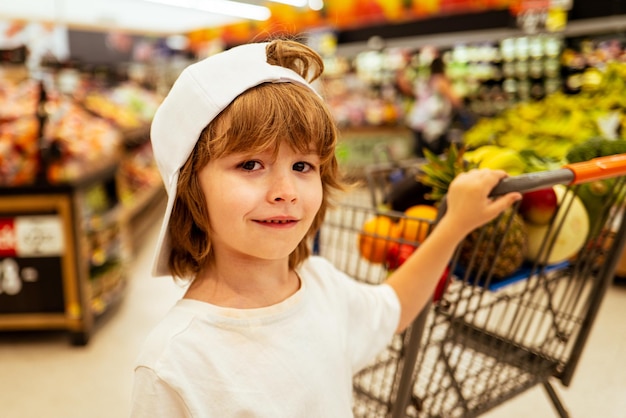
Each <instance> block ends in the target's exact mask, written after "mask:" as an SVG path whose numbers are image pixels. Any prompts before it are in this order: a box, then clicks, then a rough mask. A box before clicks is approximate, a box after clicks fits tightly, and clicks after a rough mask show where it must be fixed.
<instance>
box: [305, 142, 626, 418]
mask: <svg viewBox="0 0 626 418" xmlns="http://www.w3.org/2000/svg"><path fill="white" fill-rule="evenodd" d="M383 171H384V170H383ZM625 174H626V154H624V155H618V156H612V157H603V158H599V159H596V160H592V161H589V162H585V163H577V164H572V165H569V166H566V167H564V168H562V169H558V170H552V171H545V172H539V173H531V174H524V175H521V176H516V177H509V178H507V179H504V180H503V181H502V182H501V183H500V184H499V185H498V186H497V187H496V188H495V189H494V191H493V192H492V195H494V196H496V195H500V194H504V193H506V192H508V191H513V190H517V191H521V192H528V191H531V190H535V189H541V188H546V187H549V186H555V185H557V184H560V185H564V186H558V187H563V188H564V189H565V190H566V192H565V194H564V195H563V196H562V198H561V199H560V200H559V205H558V211H559V212H558V213H557V214H556V215H554V216H553V217H552V221H551V222H550V223H549V225H548V227H549V228H550V230H552V231H554V233H546V234H545V236H546V239H545V240H544V242H543V243H542V245H541V249H540V252H541V254H539V255H538V256H537V257H536V259H535V260H536V261H535V262H533V263H527V264H525V265H524V266H523V267H521V268H520V269H519V270H518V271H516V272H515V273H514V274H511V275H510V276H509V277H505V278H498V277H495V275H494V273H493V263H485V262H484V260H481V254H482V255H484V254H485V253H484V252H482V253H481V254H478V253H477V251H478V250H474V254H471V256H470V257H469V260H471V261H470V262H467V257H466V258H465V261H464V262H461V248H462V247H463V244H461V245H459V247H458V249H457V251H456V253H455V255H454V257H453V259H452V260H451V263H450V267H449V269H448V270H447V272H446V273H445V274H444V275H443V276H442V283H443V284H444V285H443V286H440V287H439V289H443V293H442V294H441V295H436V296H437V297H436V298H435V299H436V300H435V301H433V303H431V304H430V305H429V306H427V307H426V308H425V309H424V310H423V312H422V313H421V314H420V315H419V317H418V318H417V319H416V321H415V322H414V323H413V325H412V326H411V327H410V328H409V329H407V331H406V332H404V333H403V334H402V335H397V336H395V337H394V339H393V340H392V341H391V343H390V344H389V345H388V347H387V348H386V350H384V351H383V352H382V353H381V354H380V355H379V356H378V358H377V359H376V360H375V361H374V362H372V363H371V364H370V365H369V366H368V367H366V368H365V369H364V370H362V371H361V372H360V373H358V374H357V375H356V376H355V377H354V386H353V387H354V399H355V404H354V414H355V416H356V417H394V418H399V417H475V416H479V415H481V414H482V413H485V412H486V411H488V410H490V409H492V408H494V407H496V406H498V405H500V404H502V403H503V402H505V401H507V400H509V399H511V398H513V397H515V396H516V395H518V394H520V393H522V392H524V391H526V390H528V389H530V388H532V387H534V386H536V385H542V386H543V387H544V388H545V390H546V392H547V394H548V396H549V399H550V400H551V401H552V403H553V405H554V407H555V409H556V412H557V413H558V415H559V416H560V417H567V416H568V412H567V410H566V408H565V406H564V405H563V404H562V402H561V401H560V399H559V397H558V394H557V392H556V390H555V388H554V387H553V386H552V383H551V382H552V381H553V380H558V381H560V382H561V383H562V384H563V385H565V386H568V385H569V384H570V382H571V381H572V378H573V375H574V372H575V370H576V366H577V364H578V362H579V360H580V357H581V354H582V352H583V349H584V346H585V343H586V341H587V339H588V337H589V334H590V331H591V327H592V325H593V323H594V320H595V318H596V316H597V313H598V310H599V307H600V304H601V302H602V299H603V296H604V294H605V292H606V290H607V288H608V286H609V285H610V283H611V282H612V278H613V273H614V270H615V267H616V264H617V262H618V260H619V257H620V255H621V254H622V250H623V248H624V245H625V242H626V222H624V218H623V215H624V207H625V205H626V203H625V201H624V199H625V196H626V176H625ZM595 181H603V182H605V185H606V186H607V187H609V189H608V191H607V192H606V194H605V195H604V200H603V202H602V204H601V209H600V212H599V216H596V217H594V219H595V222H594V223H593V224H591V225H590V226H589V232H588V234H587V235H586V237H585V240H584V241H585V242H584V244H583V245H582V246H581V249H580V250H579V251H578V252H577V253H576V254H575V255H574V256H572V257H569V258H568V259H567V260H566V261H562V262H559V263H556V264H550V263H548V262H547V261H548V260H550V258H549V256H550V254H551V252H552V251H553V249H554V246H555V242H554V238H553V237H555V236H558V230H559V228H562V226H563V225H562V223H563V219H564V218H565V215H567V214H568V212H569V211H571V210H572V209H571V208H572V205H573V204H574V203H573V202H575V200H576V199H577V198H576V196H577V193H578V191H579V188H580V187H581V185H582V184H585V183H588V182H595ZM442 206H444V209H442V210H445V201H444V202H443V204H442ZM517 209H518V206H515V207H514V210H517ZM561 215H564V216H561ZM377 216H378V217H388V218H389V219H391V220H392V222H400V221H401V220H403V219H404V220H405V221H406V220H413V221H419V222H422V224H421V225H424V226H426V227H427V228H428V230H431V229H432V228H433V227H434V226H435V222H434V221H432V220H431V219H412V218H411V219H408V218H407V217H406V215H404V214H403V213H401V212H396V211H389V210H381V209H380V207H379V206H378V205H376V204H375V205H370V206H365V205H364V206H358V205H350V204H340V205H338V206H337V207H336V208H335V209H334V210H333V211H331V212H329V213H328V215H327V219H326V220H325V223H324V224H323V226H322V228H321V230H320V234H319V236H318V242H317V244H318V245H317V250H318V252H319V253H320V254H321V255H323V256H325V257H327V258H328V259H329V260H331V261H332V262H333V263H334V264H335V265H336V266H337V267H338V268H340V269H341V270H343V271H345V272H346V273H348V274H349V275H351V276H352V277H354V278H355V279H356V280H359V281H363V282H368V283H380V282H382V281H383V280H384V279H385V278H386V277H387V275H388V269H387V267H386V266H385V263H384V262H370V261H368V260H367V259H368V258H371V257H365V258H364V256H363V254H362V253H361V251H363V249H362V248H361V250H359V248H360V247H359V243H360V241H359V240H360V239H363V238H362V237H363V236H367V235H368V234H367V233H365V232H363V229H362V227H363V225H364V223H365V222H366V221H367V220H368V219H372V218H373V217H377ZM510 218H511V217H510V216H509V217H508V218H507V217H506V216H505V215H503V216H501V217H500V218H499V219H497V220H495V221H494V222H510V220H508V219H510ZM508 227H509V226H508V225H505V228H504V231H505V234H506V233H508V229H507V228H508ZM493 230H494V228H493V227H492V228H491V229H488V227H483V228H481V229H479V230H478V231H475V233H478V234H479V240H480V241H481V242H483V243H487V244H486V245H489V246H492V248H493V251H494V256H495V257H498V256H500V255H499V252H500V251H502V250H503V249H502V248H501V247H502V245H500V244H501V242H502V241H503V240H504V238H502V241H500V240H495V239H494V237H493V236H490V233H489V231H493ZM386 231H387V230H386V229H384V228H380V230H375V231H374V232H373V233H370V234H369V238H370V239H377V240H379V241H377V243H378V244H380V245H383V246H384V248H383V249H382V251H387V252H389V251H391V248H392V247H393V246H398V245H400V244H409V245H414V246H417V245H419V243H418V242H411V241H407V240H405V239H402V238H399V237H398V236H397V234H386V233H385V232H386ZM497 241H500V242H497ZM474 244H476V248H478V247H481V248H482V249H483V250H482V251H484V248H485V247H484V245H482V244H481V243H479V242H475V243H474ZM377 250H378V251H381V248H380V247H378V248H377ZM366 255H367V254H366ZM462 264H463V265H462Z"/></svg>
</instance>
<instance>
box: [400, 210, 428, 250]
mask: <svg viewBox="0 0 626 418" xmlns="http://www.w3.org/2000/svg"><path fill="white" fill-rule="evenodd" d="M404 214H405V215H406V216H407V218H402V219H400V221H399V222H398V223H397V224H396V226H395V228H396V230H397V234H398V236H400V237H402V238H403V239H405V240H407V241H415V242H417V243H421V242H423V241H424V240H425V239H426V236H427V235H428V232H429V231H430V226H431V224H432V223H433V222H434V221H435V219H437V209H436V208H435V207H434V206H429V205H416V206H412V207H410V208H408V209H407V210H406V211H404ZM409 218H417V219H409Z"/></svg>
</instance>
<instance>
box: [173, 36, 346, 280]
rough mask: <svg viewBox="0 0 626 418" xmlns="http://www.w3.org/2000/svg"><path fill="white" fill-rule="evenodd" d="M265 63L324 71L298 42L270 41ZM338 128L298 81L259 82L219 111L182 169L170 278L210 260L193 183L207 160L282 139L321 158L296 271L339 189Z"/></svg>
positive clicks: (206, 226) (314, 73) (312, 75)
mask: <svg viewBox="0 0 626 418" xmlns="http://www.w3.org/2000/svg"><path fill="white" fill-rule="evenodd" d="M266 52H267V62H268V63H270V64H273V65H280V66H283V67H287V68H290V69H292V70H293V71H295V72H296V73H298V74H300V75H301V76H302V77H303V78H304V79H306V80H307V81H308V82H313V81H314V80H315V79H317V78H318V77H319V76H320V75H321V74H322V71H323V70H324V66H323V61H322V60H321V58H320V56H319V55H318V54H317V53H316V52H315V51H313V50H312V49H311V48H309V47H307V46H305V45H303V44H300V43H298V42H295V41H288V40H275V41H272V42H270V43H269V44H268V46H267V49H266ZM336 141H337V129H336V126H335V123H334V120H333V117H332V115H331V113H330V111H329V110H328V108H327V106H326V105H325V103H324V102H323V100H322V99H321V98H320V97H319V96H318V95H316V94H315V93H314V92H313V91H311V89H309V88H307V87H305V86H302V85H298V84H295V83H264V84H260V85H258V86H255V87H253V88H251V89H249V90H247V91H246V92H244V93H243V94H241V95H240V96H238V97H237V98H236V99H235V100H233V102H232V103H231V104H230V105H229V106H228V107H227V108H226V109H224V110H223V111H222V112H221V113H220V114H219V115H218V116H217V117H216V118H215V119H214V120H213V121H211V122H210V123H209V124H208V126H207V127H206V128H205V129H204V130H203V132H202V134H201V135H200V138H199V139H198V142H197V143H196V146H195V148H194V150H193V152H192V153H191V155H190V157H189V159H188V160H187V162H186V163H185V164H184V165H183V167H182V168H181V170H180V175H179V179H178V188H177V195H176V201H175V203H174V208H173V211H172V215H171V219H170V223H169V234H170V243H171V252H170V256H169V260H168V265H169V269H170V271H171V273H172V275H174V276H176V277H180V278H193V277H195V275H196V274H197V273H199V272H200V270H201V269H202V268H203V267H204V266H205V265H206V264H207V263H209V262H211V261H212V260H213V251H212V245H211V228H210V222H209V219H210V214H209V213H208V211H207V207H206V203H205V197H204V194H203V192H202V189H201V187H200V182H199V180H198V172H199V171H200V170H201V169H202V168H203V167H204V166H206V164H207V163H208V162H209V161H210V160H212V159H217V158H220V157H224V156H226V155H229V154H232V153H237V152H251V153H256V152H263V151H266V150H269V149H272V150H273V152H275V153H278V147H279V145H280V144H281V143H284V144H285V145H289V146H291V147H293V148H294V149H295V150H298V151H301V152H304V153H308V152H310V151H311V150H312V149H313V150H315V151H316V152H317V153H318V155H319V157H320V162H321V165H320V176H321V181H322V190H323V199H322V204H321V207H320V209H319V211H318V213H317V215H316V216H315V218H314V220H313V222H312V224H311V227H310V229H309V231H308V232H307V234H306V236H305V237H304V238H303V240H302V241H301V242H300V243H299V244H298V246H297V247H296V249H295V250H294V251H293V252H292V253H291V254H290V255H289V267H290V268H295V267H296V266H297V265H299V264H300V263H302V262H303V261H304V260H305V259H306V258H307V257H308V256H309V255H310V249H309V242H310V240H311V239H312V238H313V237H314V235H315V233H316V232H317V230H318V229H319V227H320V226H321V224H322V221H323V220H324V215H325V213H326V210H327V209H328V207H329V206H330V198H331V196H332V193H333V192H334V191H337V190H342V189H343V187H344V186H343V183H342V181H341V179H340V174H339V169H338V164H337V160H336V158H335V145H336Z"/></svg>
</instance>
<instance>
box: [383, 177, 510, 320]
mask: <svg viewBox="0 0 626 418" xmlns="http://www.w3.org/2000/svg"><path fill="white" fill-rule="evenodd" d="M504 177H506V173H505V172H503V171H499V170H472V171H470V172H467V173H463V174H460V175H459V176H457V177H456V178H455V180H454V181H453V182H452V183H451V184H450V188H449V191H448V195H447V211H446V214H445V215H444V216H443V218H441V220H440V221H439V223H438V224H437V225H436V227H435V228H434V230H433V231H432V233H431V234H430V235H429V236H428V238H426V240H424V242H423V243H422V244H421V245H420V246H419V248H418V249H417V251H414V252H413V254H412V255H411V256H410V257H409V258H408V259H407V260H406V261H405V262H404V263H403V264H402V266H400V267H399V268H398V269H397V270H396V271H395V272H394V273H393V274H392V275H391V276H389V278H388V279H387V280H386V283H387V284H389V285H390V286H391V287H392V288H393V289H394V290H395V292H396V294H397V295H398V299H399V300H400V305H401V312H400V322H399V324H398V329H397V331H398V332H401V331H403V330H404V329H406V327H408V326H409V325H410V324H411V323H412V322H413V320H414V319H415V317H416V316H417V315H418V314H419V312H420V311H421V310H422V309H423V307H424V306H425V305H426V303H427V301H428V300H429V299H430V298H431V297H432V294H433V292H434V289H435V286H436V285H437V282H438V281H439V278H440V277H441V274H442V272H443V271H444V270H445V268H446V265H447V264H448V262H449V261H450V258H451V257H452V255H453V253H454V250H455V248H456V246H457V245H458V244H459V243H460V242H461V241H462V240H463V238H465V236H466V235H467V234H468V233H469V232H471V231H472V230H474V229H475V228H478V227H479V226H481V225H483V224H485V223H487V222H489V221H490V220H492V219H494V218H495V217H496V216H498V214H500V213H501V212H502V211H503V210H505V209H506V208H508V207H510V206H511V205H512V204H513V203H514V202H515V201H516V200H518V199H520V198H521V194H520V193H516V192H514V193H509V194H507V195H504V196H502V197H499V198H497V199H491V198H489V193H490V192H491V190H492V189H493V188H494V187H495V185H496V184H498V182H499V181H500V180H501V179H502V178H504Z"/></svg>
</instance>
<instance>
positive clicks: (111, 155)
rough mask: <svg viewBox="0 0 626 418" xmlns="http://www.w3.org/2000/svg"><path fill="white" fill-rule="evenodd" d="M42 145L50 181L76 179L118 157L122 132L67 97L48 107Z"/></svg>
mask: <svg viewBox="0 0 626 418" xmlns="http://www.w3.org/2000/svg"><path fill="white" fill-rule="evenodd" d="M43 143H44V144H43V145H44V147H46V148H47V149H48V150H49V151H48V154H49V156H50V158H49V161H48V168H47V177H48V180H49V181H50V182H53V183H54V182H62V181H68V180H72V179H76V178H78V177H80V176H81V175H84V174H85V173H86V172H89V171H91V170H94V169H97V168H98V167H101V166H102V165H103V164H108V163H110V162H111V161H113V160H116V159H118V158H119V156H120V150H121V143H122V135H121V133H120V131H119V130H118V129H117V128H116V127H115V126H114V125H113V124H111V123H110V122H108V121H106V120H104V119H102V118H100V117H97V116H94V115H92V114H91V113H89V112H88V111H86V110H85V109H83V108H82V107H81V106H79V105H78V104H77V103H75V102H74V101H72V100H71V99H69V98H65V97H60V98H59V99H58V101H57V102H56V103H54V105H53V106H50V114H49V117H48V122H47V124H46V127H45V129H44V135H43Z"/></svg>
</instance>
